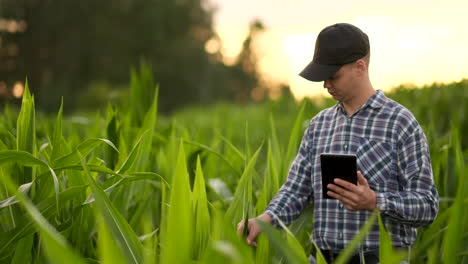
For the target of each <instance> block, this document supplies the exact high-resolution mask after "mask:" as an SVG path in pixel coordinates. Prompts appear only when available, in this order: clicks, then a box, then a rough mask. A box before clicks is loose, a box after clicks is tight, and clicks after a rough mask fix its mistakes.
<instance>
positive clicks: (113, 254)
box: [95, 212, 127, 264]
mask: <svg viewBox="0 0 468 264" xmlns="http://www.w3.org/2000/svg"><path fill="white" fill-rule="evenodd" d="M95 215H96V217H97V226H98V250H99V255H100V256H101V261H102V263H104V264H107V263H108V264H114V263H115V264H125V263H127V262H126V261H125V255H124V253H123V252H122V251H121V249H120V247H119V246H118V245H117V242H116V241H115V240H114V238H113V237H112V234H111V232H110V230H109V228H108V227H107V223H106V221H104V219H103V218H102V217H101V216H100V215H99V212H96V213H95Z"/></svg>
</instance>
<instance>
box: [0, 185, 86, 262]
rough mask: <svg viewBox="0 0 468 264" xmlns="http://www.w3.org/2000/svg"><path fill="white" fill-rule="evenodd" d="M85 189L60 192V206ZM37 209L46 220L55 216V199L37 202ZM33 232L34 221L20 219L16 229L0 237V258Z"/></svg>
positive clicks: (70, 189) (80, 187)
mask: <svg viewBox="0 0 468 264" xmlns="http://www.w3.org/2000/svg"><path fill="white" fill-rule="evenodd" d="M86 188H87V186H84V185H82V186H76V187H71V188H68V189H66V190H65V191H63V192H61V193H60V194H59V199H60V201H62V203H61V204H60V205H61V206H62V207H63V206H64V205H65V202H67V201H69V200H72V199H75V198H77V197H78V196H79V195H81V194H82V193H84V192H85V190H86ZM37 209H38V210H39V212H40V214H41V215H43V216H44V217H46V218H49V217H51V216H53V215H56V214H57V208H56V204H55V197H50V198H47V199H45V200H43V201H41V202H39V203H38V204H37ZM35 232H36V228H35V226H34V221H33V220H32V219H31V218H27V217H23V218H21V219H20V221H19V223H18V224H17V227H16V228H14V229H12V230H10V231H7V232H5V233H4V235H2V236H0V256H1V255H4V254H5V252H8V251H9V250H11V248H12V247H13V245H15V243H17V242H18V241H19V240H20V239H22V238H24V237H25V236H27V235H30V234H33V233H35Z"/></svg>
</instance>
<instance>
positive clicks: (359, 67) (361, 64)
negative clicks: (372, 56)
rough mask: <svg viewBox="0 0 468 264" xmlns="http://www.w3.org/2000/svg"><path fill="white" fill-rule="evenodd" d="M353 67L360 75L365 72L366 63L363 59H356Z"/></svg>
mask: <svg viewBox="0 0 468 264" xmlns="http://www.w3.org/2000/svg"><path fill="white" fill-rule="evenodd" d="M354 68H355V70H356V71H357V73H358V74H359V75H361V76H364V75H365V74H367V63H366V61H365V60H364V59H359V60H357V61H356V62H355V64H354Z"/></svg>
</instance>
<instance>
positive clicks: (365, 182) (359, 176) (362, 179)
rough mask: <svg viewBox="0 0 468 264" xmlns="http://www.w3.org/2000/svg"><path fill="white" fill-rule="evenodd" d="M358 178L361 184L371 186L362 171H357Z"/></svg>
mask: <svg viewBox="0 0 468 264" xmlns="http://www.w3.org/2000/svg"><path fill="white" fill-rule="evenodd" d="M357 178H358V183H359V185H364V186H369V184H368V183H367V179H366V178H365V177H364V176H363V175H362V173H361V172H360V171H358V172H357Z"/></svg>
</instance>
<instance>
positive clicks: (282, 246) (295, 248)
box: [255, 220, 309, 264]
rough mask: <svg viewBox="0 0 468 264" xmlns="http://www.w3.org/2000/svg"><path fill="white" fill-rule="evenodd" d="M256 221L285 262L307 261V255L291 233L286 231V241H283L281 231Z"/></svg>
mask: <svg viewBox="0 0 468 264" xmlns="http://www.w3.org/2000/svg"><path fill="white" fill-rule="evenodd" d="M255 221H257V222H258V223H259V224H260V226H261V228H262V231H263V233H264V234H265V235H266V236H267V237H268V240H269V241H270V245H271V246H272V247H273V248H274V249H275V250H276V251H277V252H278V253H280V254H281V255H282V256H284V257H285V259H286V261H287V263H298V264H299V263H309V261H308V259H307V256H306V254H305V252H304V250H303V249H302V247H301V245H300V244H299V242H298V241H297V240H296V239H295V238H294V236H293V235H292V233H287V237H288V238H287V242H286V243H285V242H284V238H283V237H282V235H281V232H280V231H278V230H276V229H275V228H274V227H272V226H271V225H270V224H268V223H265V222H262V221H260V220H255Z"/></svg>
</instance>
